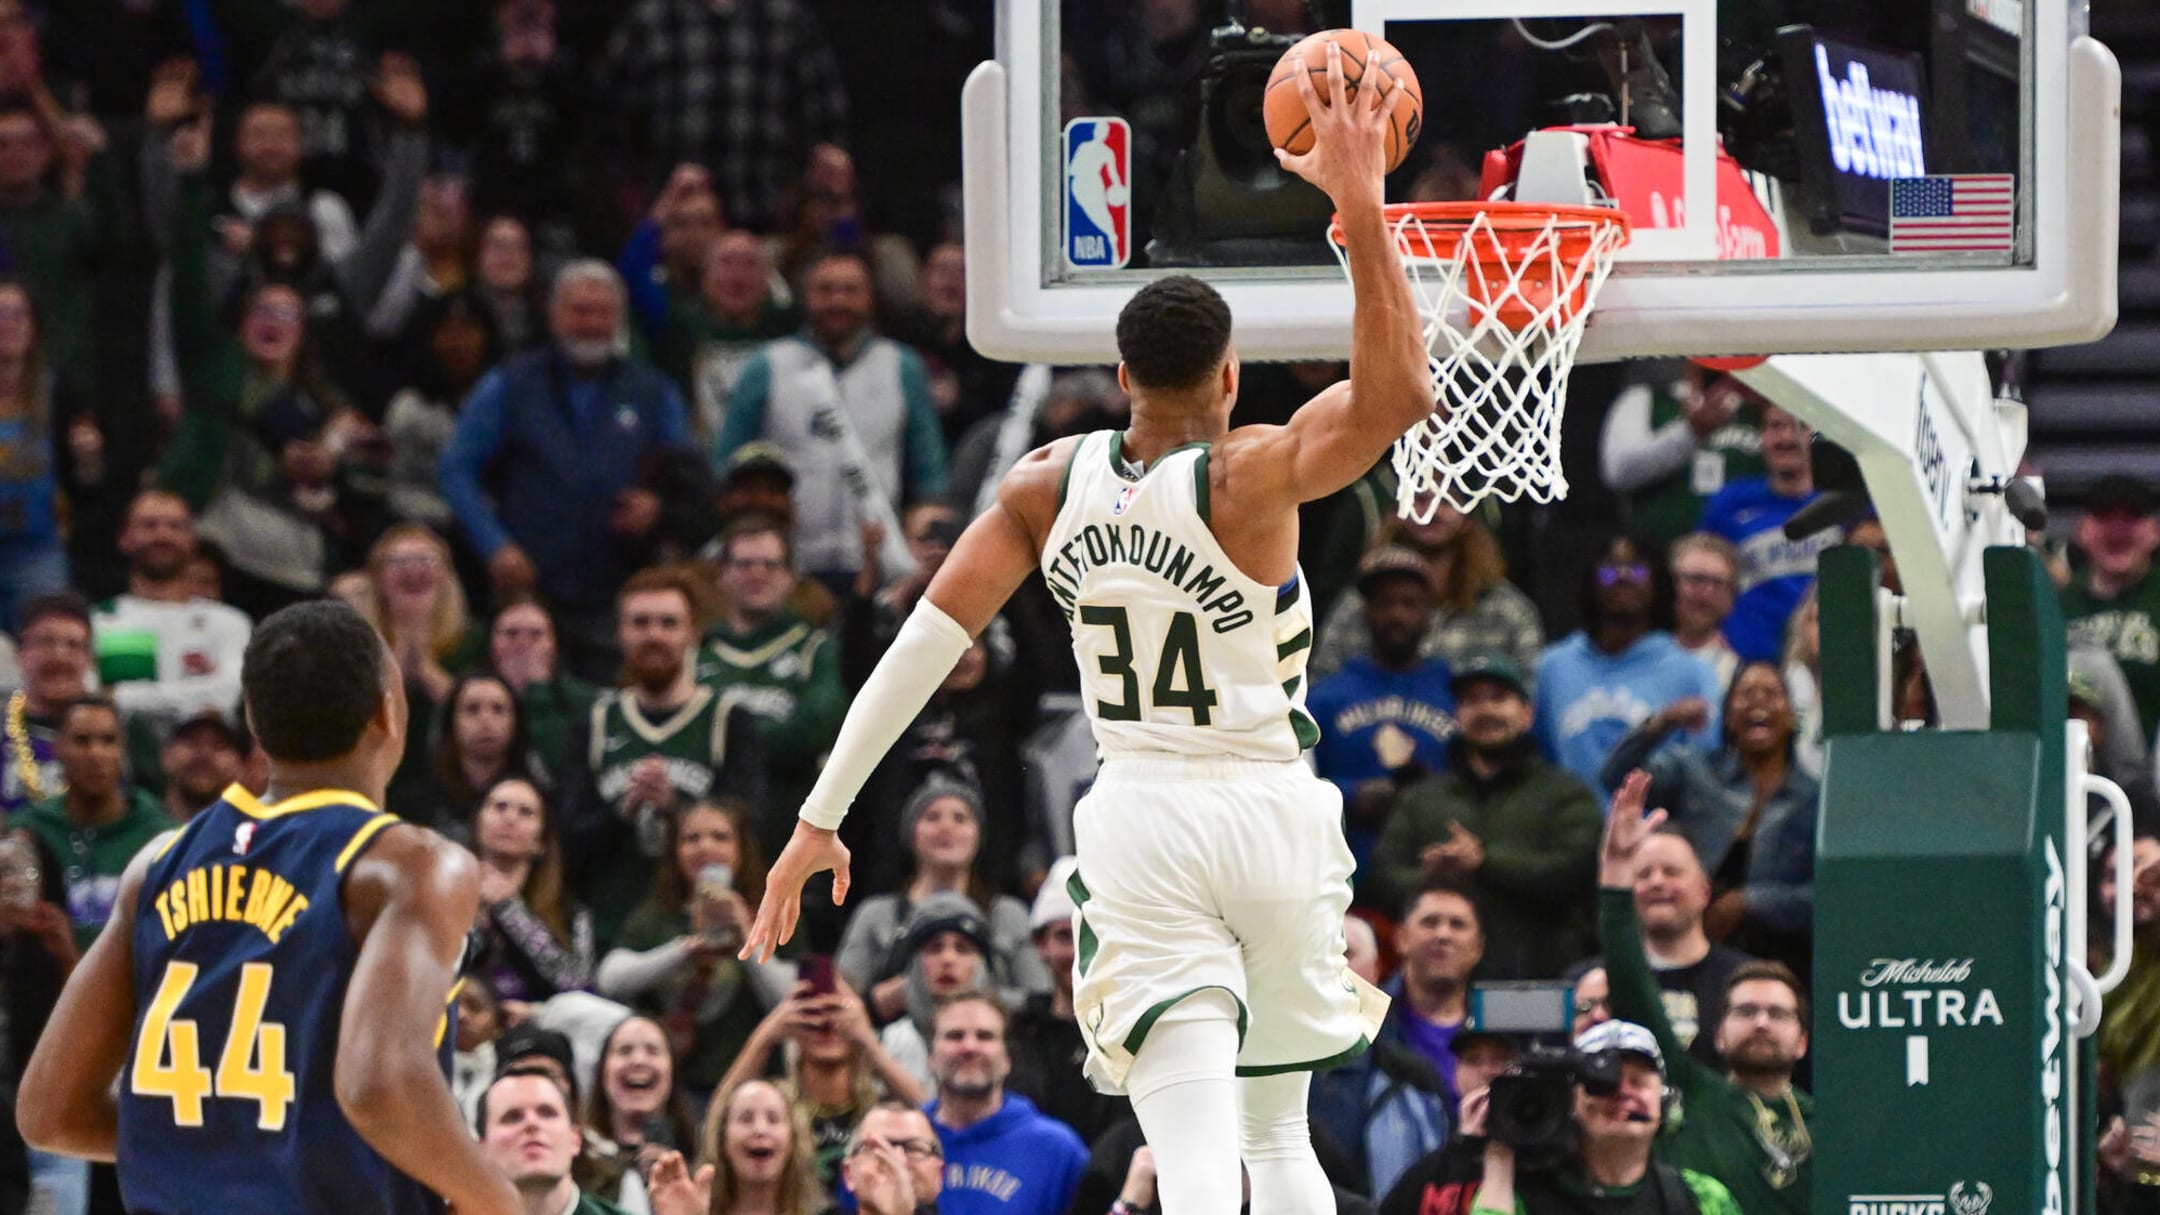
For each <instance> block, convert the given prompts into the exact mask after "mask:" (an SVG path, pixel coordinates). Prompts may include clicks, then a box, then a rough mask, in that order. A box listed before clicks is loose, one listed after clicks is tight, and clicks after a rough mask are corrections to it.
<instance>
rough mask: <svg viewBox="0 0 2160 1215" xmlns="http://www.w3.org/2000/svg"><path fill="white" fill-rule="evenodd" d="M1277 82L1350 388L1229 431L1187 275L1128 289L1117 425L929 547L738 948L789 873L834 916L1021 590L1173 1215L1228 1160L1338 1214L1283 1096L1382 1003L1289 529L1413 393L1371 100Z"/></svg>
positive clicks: (1212, 346)
mask: <svg viewBox="0 0 2160 1215" xmlns="http://www.w3.org/2000/svg"><path fill="white" fill-rule="evenodd" d="M1296 78H1297V87H1298V89H1299V91H1300V92H1301V93H1302V94H1303V95H1304V99H1305V104H1306V107H1307V109H1308V110H1309V112H1310V113H1311V116H1312V123H1313V127H1314V130H1315V138H1314V143H1313V146H1312V149H1311V150H1310V151H1308V152H1306V153H1305V154H1303V155H1300V156H1290V155H1288V154H1285V153H1278V156H1279V157H1280V158H1281V159H1282V162H1283V164H1284V165H1285V166H1286V167H1287V168H1289V169H1290V170H1291V171H1294V172H1296V173H1297V174H1299V175H1300V176H1302V177H1304V178H1306V179H1307V180H1309V181H1311V182H1312V183H1314V184H1315V185H1317V186H1319V187H1320V188H1321V189H1322V190H1325V191H1326V192H1327V193H1328V195H1329V196H1330V197H1331V198H1332V199H1333V200H1334V202H1335V205H1336V207H1337V209H1338V213H1339V215H1340V219H1341V224H1342V228H1343V234H1344V243H1345V245H1346V246H1347V250H1348V255H1349V260H1350V269H1351V276H1352V279H1353V283H1354V286H1355V289H1356V311H1355V314H1354V319H1353V339H1352V349H1351V359H1350V379H1349V381H1348V382H1347V383H1342V384H1336V385H1334V386H1333V387H1331V388H1329V389H1328V390H1327V391H1325V392H1322V393H1321V394H1320V395H1319V396H1317V397H1315V398H1313V399H1312V401H1310V402H1308V403H1307V404H1306V405H1305V406H1304V407H1303V408H1302V409H1300V410H1299V411H1298V412H1297V413H1296V414H1295V415H1294V416H1293V417H1292V418H1291V420H1290V421H1289V423H1288V424H1287V425H1284V426H1279V427H1278V426H1242V427H1239V428H1237V429H1235V430H1232V429H1230V411H1231V407H1232V405H1233V403H1234V402H1235V401H1236V399H1237V388H1238V361H1237V357H1236V354H1235V353H1234V351H1233V350H1232V349H1231V344H1230V313H1229V309H1228V308H1227V307H1226V306H1225V305H1224V303H1223V300H1222V298H1221V297H1220V296H1218V295H1217V294H1216V293H1215V292H1214V291H1213V290H1212V289H1211V288H1209V287H1208V286H1206V285H1205V284H1203V283H1201V282H1200V281H1198V280H1196V279H1192V278H1185V277H1172V278H1165V279H1161V280H1158V281H1156V282H1153V283H1150V284H1149V285H1148V286H1146V287H1144V288H1142V289H1141V290H1140V291H1139V292H1138V293H1136V294H1135V295H1134V296H1133V298H1132V300H1131V302H1130V303H1128V304H1127V305H1126V307H1125V309H1124V311H1123V313H1122V314H1121V315H1120V316H1119V318H1118V325H1117V340H1118V350H1119V353H1120V355H1121V358H1122V361H1121V363H1120V365H1119V367H1118V380H1119V382H1120V383H1122V384H1123V385H1124V386H1125V387H1126V388H1127V390H1128V391H1129V392H1130V393H1131V394H1132V425H1131V428H1130V429H1129V430H1126V431H1124V432H1122V433H1114V432H1109V431H1101V432H1097V433H1094V434H1090V435H1084V436H1080V437H1078V438H1075V439H1066V440H1061V441H1059V442H1057V443H1054V444H1051V445H1050V446H1049V447H1046V448H1043V449H1041V450H1038V451H1035V452H1033V453H1031V454H1030V455H1028V456H1027V457H1026V458H1025V459H1023V460H1022V461H1021V462H1020V463H1019V465H1017V466H1016V467H1015V468H1014V469H1013V471H1012V472H1011V473H1010V474H1008V475H1007V476H1006V478H1005V480H1004V482H1003V484H1002V486H1001V487H1000V489H999V492H998V499H997V503H996V505H994V506H992V507H991V508H990V509H989V510H988V511H986V512H984V513H983V515H982V516H981V517H980V518H978V519H976V520H975V522H974V523H973V524H972V525H971V526H970V527H969V528H968V529H967V532H966V534H965V535H963V536H962V537H961V538H960V541H959V543H958V544H956V545H955V546H954V547H953V551H952V555H951V557H949V558H948V559H947V560H946V563H945V566H944V568H943V569H942V570H940V571H939V573H938V576H937V578H936V580H935V581H933V582H932V583H931V584H930V588H929V590H928V592H927V593H926V594H925V595H924V596H923V598H922V600H921V603H920V605H919V606H918V607H917V608H916V610H915V613H914V615H913V616H912V617H910V618H909V620H908V622H907V624H906V625H905V627H904V628H903V629H902V630H901V633H900V636H899V638H898V639H897V640H896V641H895V642H894V644H893V647H892V649H891V650H890V651H889V652H888V653H887V654H886V655H885V657H884V659H883V660H882V661H881V662H880V663H879V664H878V667H877V670H876V672H875V673H874V674H873V675H872V676H871V678H870V680H869V682H868V683H867V684H866V685H865V686H864V688H863V690H862V693H861V695H860V696H859V697H858V698H857V700H856V701H855V703H854V705H853V706H852V707H851V709H850V711H849V713H848V717H847V722H846V725H845V726H844V727H843V729H842V730H841V733H840V737H839V740H838V742H837V744H836V745H835V747H834V749H833V753H832V758H831V759H830V761H829V762H828V763H827V765H826V768H825V770H824V773H823V774H822V776H821V777H820V778H819V780H818V783H817V786H816V788H815V789H814V790H813V791H812V792H811V795H810V798H809V800H808V801H807V802H806V803H805V804H804V806H803V809H802V814H801V819H802V821H801V822H800V823H798V824H797V826H796V829H795V836H794V838H793V839H792V840H791V841H790V842H789V843H788V846H787V848H786V850H785V851H783V852H782V853H781V855H780V857H779V859H778V860H777V861H776V862H775V864H774V865H773V868H772V872H771V874H770V876H769V877H768V878H767V888H766V896H765V901H764V905H763V906H762V907H760V908H759V910H758V916H757V922H756V924H755V925H754V926H753V927H752V930H751V933H750V937H749V942H748V944H747V945H746V947H745V949H744V955H745V956H746V957H748V956H753V955H755V956H766V955H769V954H770V952H771V950H772V949H773V947H774V946H775V945H776V944H778V943H779V942H782V941H785V940H787V939H788V937H789V936H790V935H792V933H793V932H794V929H795V923H796V917H797V914H798V912H799V911H800V901H801V891H802V886H803V882H804V881H805V879H806V878H808V877H809V875H810V874H812V873H814V872H817V871H819V870H822V869H827V868H830V869H832V870H833V871H834V877H833V889H834V897H835V898H844V897H845V896H846V892H847V884H848V853H847V849H846V848H845V847H844V846H843V845H842V844H841V843H840V842H839V841H838V840H837V839H836V838H835V837H834V834H833V831H834V828H836V827H838V826H839V824H840V820H841V818H842V816H843V815H844V814H845V813H846V811H847V807H848V805H849V803H850V802H851V801H853V800H854V797H855V794H856V792H857V791H858V790H859V789H860V788H861V787H862V783H863V781H864V779H865V778H866V777H867V776H868V775H869V773H870V770H871V768H872V767H873V766H874V765H875V764H876V763H877V761H878V760H879V758H880V757H881V756H882V755H883V753H884V752H885V750H886V749H887V748H889V747H890V746H891V745H892V743H893V741H894V740H895V739H896V738H897V737H898V736H899V734H900V732H901V731H902V730H903V729H904V728H905V727H906V725H907V724H908V723H909V722H910V721H912V720H913V719H914V718H915V715H916V714H917V712H919V711H920V709H921V708H922V705H923V704H924V702H925V701H926V699H927V698H928V696H929V694H930V693H931V691H932V690H933V689H935V688H936V687H937V686H938V684H939V683H940V682H941V681H942V680H943V678H944V676H945V674H946V673H947V672H948V671H950V670H951V669H952V667H953V665H954V664H955V663H956V662H957V661H958V660H959V658H960V656H961V655H962V653H963V652H964V651H965V650H966V648H967V647H968V645H969V639H970V638H971V637H972V636H973V635H974V634H976V633H978V632H980V631H981V630H982V629H983V627H984V626H986V625H987V624H988V623H989V622H990V619H991V617H992V616H993V615H995V614H996V613H997V611H998V610H999V609H1000V608H1001V607H1002V606H1003V605H1004V603H1005V601H1006V599H1007V598H1008V597H1009V596H1010V595H1011V594H1012V593H1013V591H1014V590H1015V589H1017V588H1018V587H1019V585H1020V583H1021V581H1022V580H1023V579H1024V578H1025V577H1026V576H1027V574H1028V572H1029V571H1030V570H1033V569H1037V568H1040V569H1041V571H1042V574H1043V577H1044V578H1045V579H1046V580H1047V582H1048V584H1049V586H1050V589H1051V591H1052V593H1053V594H1055V595H1056V596H1057V598H1058V599H1059V600H1060V602H1061V603H1062V604H1063V606H1064V607H1065V610H1066V612H1067V615H1068V617H1069V619H1070V622H1071V624H1072V632H1073V654H1074V657H1075V658H1076V659H1077V660H1078V661H1079V664H1080V672H1081V676H1082V680H1083V685H1084V686H1083V697H1084V699H1085V700H1086V701H1087V703H1088V713H1089V716H1090V717H1091V718H1092V720H1093V724H1094V731H1095V738H1096V742H1097V745H1098V747H1099V749H1100V752H1101V754H1102V757H1103V764H1102V770H1101V773H1100V775H1099V777H1098V778H1097V780H1096V783H1095V785H1094V788H1093V790H1092V791H1091V792H1090V793H1089V794H1088V795H1087V796H1086V797H1085V798H1083V799H1082V800H1081V802H1080V805H1079V806H1078V808H1077V809H1076V810H1075V812H1074V831H1075V836H1076V839H1077V842H1078V844H1077V846H1078V853H1079V873H1078V875H1077V876H1076V877H1075V878H1074V879H1073V881H1072V883H1071V890H1072V894H1073V897H1074V899H1075V901H1076V902H1077V903H1078V905H1079V909H1080V910H1079V913H1078V917H1077V931H1078V939H1079V942H1080V947H1079V957H1078V960H1077V963H1076V967H1075V969H1076V973H1077V979H1076V985H1075V991H1074V1005H1075V1011H1076V1012H1077V1014H1078V1016H1079V1020H1080V1026H1081V1030H1082V1032H1083V1034H1084V1035H1085V1036H1086V1038H1087V1042H1088V1062H1087V1071H1088V1075H1089V1077H1090V1079H1091V1080H1093V1081H1094V1083H1095V1085H1096V1086H1097V1087H1098V1088H1101V1089H1104V1090H1106V1091H1111V1092H1117V1091H1126V1092H1129V1093H1130V1094H1131V1096H1132V1101H1133V1108H1134V1110H1135V1111H1136V1112H1137V1113H1138V1114H1139V1116H1140V1124H1141V1127H1142V1129H1143V1130H1144V1131H1145V1132H1146V1134H1147V1139H1148V1143H1149V1144H1150V1146H1152V1147H1153V1148H1154V1153H1155V1160H1156V1162H1157V1166H1158V1167H1159V1168H1160V1170H1161V1175H1160V1193H1161V1201H1162V1204H1163V1208H1164V1209H1165V1210H1168V1211H1174V1212H1177V1215H1231V1213H1233V1212H1235V1211H1237V1209H1238V1206H1239V1194H1240V1190H1241V1186H1240V1183H1239V1176H1238V1164H1239V1160H1240V1157H1241V1156H1242V1158H1243V1160H1244V1163H1245V1165H1246V1167H1247V1168H1248V1169H1249V1170H1250V1172H1251V1175H1252V1195H1253V1197H1252V1210H1253V1212H1254V1213H1255V1215H1271V1213H1283V1215H1288V1213H1293V1212H1294V1213H1295V1215H1311V1213H1312V1212H1314V1211H1324V1210H1332V1209H1334V1199H1333V1197H1332V1193H1331V1191H1330V1190H1329V1188H1328V1184H1327V1180H1326V1178H1325V1177H1324V1176H1323V1175H1322V1173H1321V1171H1320V1166H1319V1164H1318V1162H1317V1161H1316V1159H1315V1158H1314V1156H1313V1150H1312V1143H1311V1137H1310V1133H1309V1131H1308V1128H1307V1126H1306V1120H1305V1097H1306V1089H1307V1085H1308V1083H1309V1081H1310V1076H1309V1074H1308V1073H1309V1072H1310V1070H1312V1069H1314V1068H1318V1067H1324V1066H1329V1065H1331V1064H1332V1063H1334V1062H1336V1061H1338V1060H1340V1059H1341V1058H1343V1057H1345V1056H1348V1055H1351V1054H1354V1053H1355V1052H1357V1051H1358V1050H1359V1049H1361V1048H1362V1047H1363V1046H1364V1045H1365V1044H1366V1041H1367V1039H1368V1037H1369V1036H1370V1035H1371V1034H1372V1033H1373V1032H1374V1031H1375V1029H1376V1028H1377V1025H1378V1022H1379V1018H1380V1015H1381V1014H1382V1012H1383V1011H1384V1009H1385V1005H1386V1001H1385V999H1384V998H1383V997H1381V996H1380V995H1379V994H1378V993H1377V992H1374V991H1373V990H1372V989H1371V988H1369V987H1366V986H1364V985H1363V984H1362V983H1361V982H1360V981H1358V980H1356V979H1355V978H1354V977H1353V976H1352V975H1351V974H1350V971H1349V969H1348V967H1347V965H1346V963H1345V958H1344V945H1343V935H1342V919H1343V912H1344V911H1345V910H1346V908H1347V907H1348V904H1349V901H1350V886H1349V878H1350V871H1351V860H1350V852H1349V849H1348V848H1347V847H1346V846H1345V845H1344V843H1343V838H1342V828H1341V815H1342V798H1341V796H1340V795H1339V794H1338V793H1337V792H1336V790H1335V787H1334V786H1333V785H1331V784H1329V783H1328V782H1326V781H1323V780H1320V779H1318V778H1316V777H1314V776H1312V775H1311V774H1310V773H1309V772H1308V771H1307V769H1306V767H1305V765H1304V764H1303V763H1302V762H1301V761H1300V760H1299V758H1298V757H1299V755H1300V753H1301V752H1302V751H1303V750H1304V749H1305V748H1306V747H1308V746H1310V745H1311V744H1312V743H1313V741H1314V740H1315V739H1316V738H1317V737H1318V731H1317V730H1316V729H1315V728H1314V725H1313V722H1312V719H1311V718H1309V717H1308V716H1306V714H1305V710H1304V700H1305V659H1306V656H1307V654H1308V653H1309V652H1310V650H1311V644H1312V636H1313V634H1312V615H1311V601H1310V599H1309V597H1308V596H1307V594H1306V589H1305V586H1304V585H1303V581H1302V579H1301V578H1300V577H1299V576H1298V569H1297V538H1298V533H1297V507H1298V504H1299V503H1301V502H1308V501H1311V500H1313V499H1315V498H1321V497H1325V496H1326V495H1328V494H1331V493H1334V492H1335V491H1337V490H1339V489H1341V488H1343V487H1344V486H1346V485H1349V484H1351V483H1352V482H1353V481H1355V480H1357V478H1358V477H1360V476H1362V475H1363V474H1364V473H1365V472H1366V471H1367V470H1368V469H1370V468H1371V467H1372V466H1373V464H1374V463H1375V462H1377V461H1378V460H1379V459H1380V458H1381V457H1382V456H1383V455H1384V454H1386V452H1387V450H1388V448H1389V446H1390V445H1391V444H1392V443H1393V442H1394V440H1395V439H1396V437H1397V436H1399V435H1401V434H1402V433H1403V432H1404V431H1406V430H1408V429H1409V428H1410V427H1411V426H1413V425H1415V424H1416V423H1417V422H1418V421H1420V420H1421V419H1423V418H1424V417H1426V416H1427V415H1428V414H1429V413H1430V412H1431V410H1432V408H1433V393H1432V384H1431V380H1430V375H1429V372H1428V365H1427V361H1426V355H1425V349H1424V344H1423V336H1422V333H1421V330H1420V326H1419V320H1418V313H1417V310H1416V309H1415V307H1414V306H1413V303H1412V299H1411V294H1410V286H1409V282H1408V280H1407V279H1406V278H1405V276H1404V272H1403V267H1402V263H1401V260H1400V258H1399V256H1398V254H1397V251H1396V244H1395V239H1394V237H1393V235H1392V234H1391V233H1390V231H1389V230H1388V227H1387V224H1386V222H1385V220H1384V219H1383V216H1382V213H1381V177H1382V173H1383V170H1384V169H1385V168H1386V164H1387V159H1386V144H1387V133H1388V114H1389V110H1390V100H1391V99H1390V96H1389V94H1390V93H1391V92H1392V82H1388V84H1386V85H1383V86H1381V87H1378V88H1374V89H1372V90H1370V98H1369V99H1368V97H1367V96H1365V95H1360V96H1357V97H1356V98H1355V103H1354V104H1352V103H1351V102H1350V101H1349V100H1347V99H1346V88H1345V84H1344V80H1343V65H1342V60H1341V52H1340V51H1339V50H1338V49H1337V48H1335V47H1334V46H1333V45H1330V47H1329V54H1328V70H1327V87H1328V89H1329V96H1330V101H1331V102H1332V104H1330V103H1328V102H1323V101H1322V99H1321V98H1320V96H1319V94H1318V91H1317V90H1316V89H1315V87H1314V86H1313V84H1312V82H1311V79H1310V76H1309V75H1308V74H1307V73H1305V72H1299V73H1297V77H1296ZM1239 1077H1243V1079H1242V1080H1240V1079H1239ZM1241 1086H1242V1088H1241Z"/></svg>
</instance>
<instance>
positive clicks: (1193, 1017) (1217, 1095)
mask: <svg viewBox="0 0 2160 1215" xmlns="http://www.w3.org/2000/svg"><path fill="white" fill-rule="evenodd" d="M1237 1051H1238V1037H1237V1004H1236V1002H1235V1001H1233V1000H1232V999H1231V998H1230V997H1229V995H1228V994H1227V993H1225V992H1220V991H1207V992H1202V993H1200V994H1198V995H1195V996H1192V997H1190V998H1188V999H1186V1000H1183V1001H1181V1002H1179V1003H1178V1004H1177V1005H1176V1006H1174V1007H1173V1008H1172V1009H1171V1010H1170V1011H1169V1012H1167V1013H1165V1014H1164V1015H1163V1017H1162V1019H1161V1020H1160V1021H1158V1022H1156V1023H1155V1026H1154V1028H1153V1029H1151V1030H1150V1031H1149V1032H1148V1036H1147V1041H1146V1042H1144V1043H1142V1045H1141V1047H1140V1051H1139V1053H1138V1054H1136V1055H1135V1056H1134V1057H1133V1065H1132V1070H1131V1072H1130V1073H1129V1074H1128V1075H1127V1077H1126V1089H1127V1091H1128V1092H1130V1093H1131V1095H1132V1104H1133V1113H1135V1114H1137V1115H1138V1116H1139V1118H1140V1129H1141V1131H1142V1132H1143V1133H1145V1134H1146V1136H1147V1141H1148V1146H1150V1147H1152V1148H1153V1149H1154V1150H1155V1169H1156V1178H1155V1189H1156V1201H1157V1204H1158V1205H1159V1206H1161V1208H1162V1210H1163V1215H1237V1211H1238V1208H1239V1206H1240V1205H1242V1202H1243V1190H1244V1184H1243V1178H1242V1177H1241V1176H1240V1175H1239V1171H1238V1131H1237V1127H1238V1108H1237V1099H1238V1090H1237V1081H1236V1079H1235V1076H1236V1071H1237Z"/></svg>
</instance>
